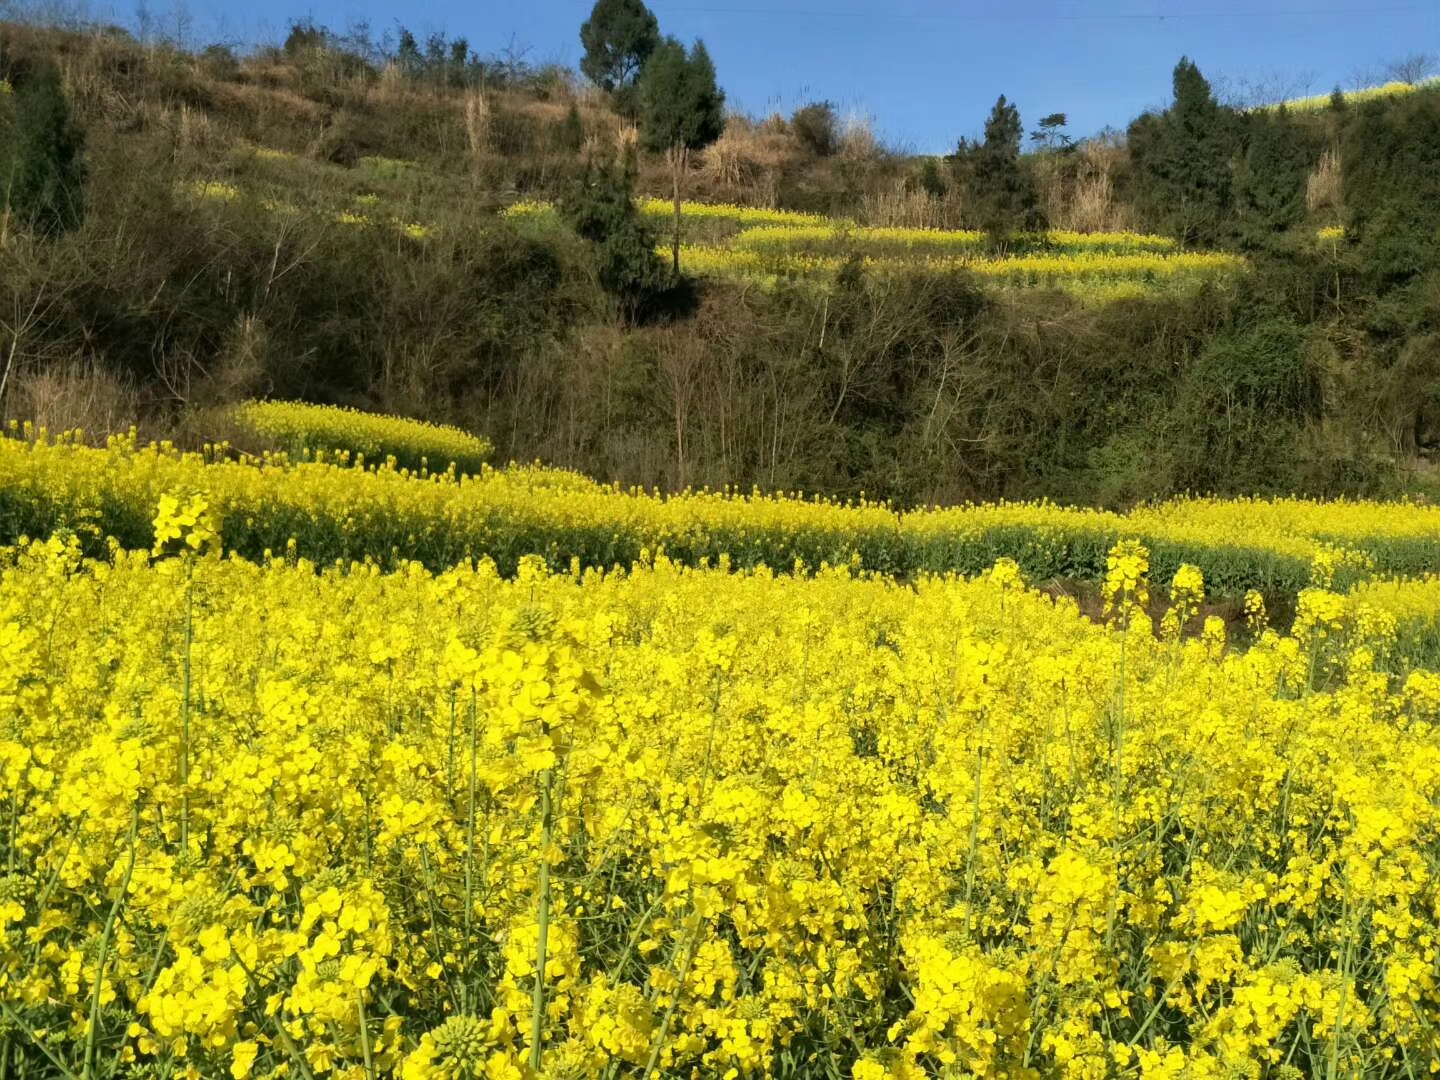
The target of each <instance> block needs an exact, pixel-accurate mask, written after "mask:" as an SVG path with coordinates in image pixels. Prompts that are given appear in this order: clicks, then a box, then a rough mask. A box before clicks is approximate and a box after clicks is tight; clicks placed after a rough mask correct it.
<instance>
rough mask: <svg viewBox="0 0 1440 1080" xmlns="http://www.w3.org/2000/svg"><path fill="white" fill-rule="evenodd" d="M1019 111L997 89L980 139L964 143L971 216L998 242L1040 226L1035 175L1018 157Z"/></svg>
mask: <svg viewBox="0 0 1440 1080" xmlns="http://www.w3.org/2000/svg"><path fill="white" fill-rule="evenodd" d="M1022 133H1023V129H1022V127H1021V125H1020V110H1019V109H1017V108H1016V107H1015V106H1014V105H1013V104H1011V103H1009V102H1007V101H1006V100H1005V95H1004V94H1001V95H1000V98H999V100H998V101H996V102H995V107H994V108H993V109H991V110H990V116H989V117H988V118H987V119H986V121H985V138H984V141H983V142H981V143H980V144H978V145H976V146H963V145H962V148H961V151H960V153H961V156H962V157H963V158H964V159H965V165H966V168H967V172H968V187H969V189H970V196H971V201H972V203H973V204H974V207H975V221H976V224H977V225H979V227H980V228H981V229H983V230H984V231H985V232H986V233H987V234H989V236H990V238H991V242H992V243H994V244H996V245H997V246H998V245H1000V244H1003V243H1005V242H1006V241H1007V240H1008V239H1009V238H1010V237H1011V236H1012V235H1013V234H1015V233H1017V232H1021V231H1029V230H1034V229H1039V228H1043V227H1044V222H1043V220H1042V218H1041V215H1040V210H1039V200H1038V197H1037V196H1036V192H1035V182H1034V178H1033V177H1032V176H1031V175H1030V172H1029V170H1028V169H1027V168H1026V167H1025V165H1024V164H1023V163H1022V162H1021V160H1020V137H1021V134H1022Z"/></svg>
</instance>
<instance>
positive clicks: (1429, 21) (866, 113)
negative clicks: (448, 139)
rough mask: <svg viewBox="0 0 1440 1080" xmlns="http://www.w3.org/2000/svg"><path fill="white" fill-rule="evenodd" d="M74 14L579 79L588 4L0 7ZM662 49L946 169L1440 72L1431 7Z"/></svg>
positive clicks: (1201, 14)
mask: <svg viewBox="0 0 1440 1080" xmlns="http://www.w3.org/2000/svg"><path fill="white" fill-rule="evenodd" d="M7 2H8V3H10V4H12V5H14V4H19V3H23V2H30V3H38V4H44V3H49V4H52V5H65V4H69V5H71V6H74V7H81V8H86V9H87V10H92V11H93V12H95V13H96V14H97V15H98V16H99V17H100V18H103V19H106V20H108V21H112V22H118V23H121V24H122V25H128V26H132V27H133V26H135V25H136V23H137V21H139V18H140V12H141V10H142V9H144V10H146V16H145V17H146V18H148V19H150V20H151V21H152V22H156V23H159V24H161V25H162V26H163V25H164V23H165V20H166V19H167V18H169V19H170V20H172V21H173V22H174V24H175V25H177V26H180V25H184V26H186V27H187V28H188V36H189V38H190V41H191V43H199V44H204V43H208V42H210V41H217V40H218V41H227V42H235V43H239V44H253V43H256V42H265V41H271V42H277V43H278V42H279V41H280V40H283V38H284V35H285V32H286V30H287V28H288V27H289V25H290V24H291V23H292V22H295V21H297V20H301V21H304V20H309V21H312V22H314V23H316V24H319V25H324V26H328V27H330V28H331V29H333V30H344V29H345V28H347V27H348V26H351V25H354V24H356V23H358V22H362V21H363V22H366V23H368V24H369V26H370V27H371V28H372V30H373V32H375V33H376V34H377V35H378V34H381V33H385V32H390V33H391V34H392V35H393V34H394V33H395V31H396V30H397V28H398V27H399V26H400V25H404V26H405V27H407V28H408V29H410V30H412V31H413V32H414V33H415V34H416V35H417V36H418V37H420V38H422V39H423V38H425V37H427V36H428V35H429V34H431V33H434V32H441V33H445V34H447V35H449V36H452V37H464V38H466V39H467V40H468V41H469V43H470V45H471V47H472V48H473V49H474V50H475V51H476V52H478V53H479V54H480V55H481V56H491V55H496V54H501V53H505V52H506V51H510V52H511V53H512V55H513V54H516V53H518V54H521V55H523V56H524V57H525V59H527V60H528V61H530V62H532V63H536V64H547V63H557V64H561V65H564V66H566V67H572V68H574V67H577V66H578V64H579V60H580V56H581V52H582V50H581V47H580V40H579V28H580V24H581V23H582V22H583V21H584V20H585V19H586V17H588V15H589V12H590V8H591V6H592V4H593V0H481V2H480V4H479V5H478V6H476V5H475V4H474V3H473V2H471V0H407V2H406V3H405V4H403V5H401V4H395V3H393V2H387V0H249V2H248V3H247V4H246V5H244V7H243V8H242V9H239V10H238V11H237V8H236V6H235V5H233V4H231V3H227V2H224V0H111V2H109V3H104V2H103V0H99V2H97V0H0V15H3V12H4V11H5V8H6V4H7ZM648 2H649V6H650V7H651V9H652V10H653V11H654V12H655V14H656V16H657V17H658V18H659V21H660V28H661V31H662V33H666V34H671V35H674V36H675V37H678V38H680V39H682V40H684V41H687V42H688V41H690V40H693V39H694V38H697V37H699V38H703V39H704V41H705V43H706V45H707V46H708V47H709V49H710V53H711V55H712V57H713V58H714V60H715V65H716V69H717V72H718V74H719V78H720V84H721V86H722V87H723V88H724V89H725V91H726V94H727V100H728V104H729V106H730V107H731V108H732V109H735V110H737V111H740V112H744V113H747V114H750V115H755V116H763V115H768V114H770V113H772V112H780V113H782V114H786V115H788V114H789V113H790V112H793V111H794V110H795V109H796V108H798V107H799V106H801V105H803V104H806V103H807V102H810V101H817V100H828V101H831V102H833V103H834V104H835V105H836V107H837V109H838V111H839V112H840V113H841V115H842V116H845V117H850V118H855V117H861V118H867V119H868V120H869V121H870V122H871V124H872V126H873V128H874V130H875V132H876V134H877V135H879V136H880V138H881V139H882V140H883V141H884V142H885V143H886V144H887V145H890V146H892V147H894V148H896V149H899V150H904V151H909V152H914V153H946V152H948V151H949V150H951V149H952V148H953V147H954V145H955V143H956V141H957V140H958V139H959V138H960V137H961V136H969V137H973V136H975V135H978V134H979V132H980V130H981V128H982V126H983V124H984V119H985V116H986V114H987V113H988V112H989V110H990V107H991V106H992V105H993V104H994V102H995V99H996V98H997V97H998V96H999V95H1000V94H1004V95H1006V97H1007V98H1009V99H1010V100H1011V101H1013V102H1015V103H1016V104H1017V105H1018V106H1019V108H1020V112H1021V116H1022V119H1023V121H1024V123H1025V127H1026V130H1027V131H1028V130H1031V129H1033V128H1034V127H1035V123H1036V121H1037V120H1038V119H1039V118H1040V117H1042V116H1045V115H1047V114H1050V113H1055V112H1063V113H1066V114H1068V116H1069V118H1070V131H1071V134H1072V135H1075V136H1077V137H1078V136H1085V135H1090V134H1094V133H1096V132H1098V131H1101V130H1103V129H1105V128H1119V129H1122V130H1123V129H1124V128H1125V126H1126V125H1127V124H1128V123H1129V122H1130V121H1131V120H1132V119H1134V118H1135V117H1136V116H1138V115H1139V114H1140V113H1141V112H1143V111H1144V110H1145V109H1147V108H1160V107H1163V106H1164V105H1165V104H1166V103H1167V102H1168V100H1169V98H1170V76H1171V71H1172V69H1173V68H1174V66H1175V62H1176V61H1177V60H1178V59H1179V58H1180V57H1181V56H1182V55H1186V56H1190V57H1191V58H1192V59H1194V60H1195V62H1196V63H1197V64H1198V65H1199V67H1200V69H1201V71H1202V72H1204V73H1205V75H1206V76H1207V77H1208V78H1210V79H1211V80H1212V82H1214V83H1215V84H1216V87H1217V91H1219V92H1220V93H1221V94H1222V95H1224V94H1226V93H1230V94H1237V93H1238V94H1245V93H1247V92H1248V93H1249V94H1250V95H1251V96H1254V94H1255V92H1256V91H1257V90H1258V91H1262V96H1263V91H1265V90H1269V91H1270V92H1271V93H1272V94H1273V93H1274V92H1276V91H1281V92H1283V93H1284V96H1288V97H1294V96H1303V95H1308V94H1319V93H1327V92H1329V91H1330V90H1331V89H1332V88H1333V87H1335V86H1337V85H1338V86H1341V87H1342V88H1344V89H1357V88H1359V87H1361V86H1365V85H1372V84H1374V83H1377V82H1383V81H1384V79H1385V75H1384V68H1385V65H1386V64H1387V63H1389V62H1391V61H1395V60H1398V59H1400V58H1402V57H1404V56H1406V55H1410V54H1413V53H1417V52H1425V53H1430V54H1435V55H1437V56H1440V0H1430V2H1428V3H1413V2H1411V3H1407V2H1404V0H1396V2H1393V3H1380V4H1370V5H1366V4H1359V3H1343V2H1341V3H1337V2H1325V0H1309V2H1305V0H1298V2H1296V3H1289V4H1287V3H1285V2H1283V0H1262V2H1260V3H1258V4H1255V5H1246V4H1244V3H1243V2H1237V0H1169V2H1165V3H1156V2H1155V0H1087V2H1081V0H1028V2H1022V3H1011V4H1009V5H1006V6H1003V7H1001V6H997V5H995V4H994V3H993V2H992V3H971V2H958V3H957V2H953V0H951V2H946V0H890V2H886V0H849V2H846V3H836V4H826V3H822V2H818V0H773V2H772V3H769V4H759V3H756V2H755V0H674V2H673V3H671V2H667V0H648Z"/></svg>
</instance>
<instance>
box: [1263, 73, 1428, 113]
mask: <svg viewBox="0 0 1440 1080" xmlns="http://www.w3.org/2000/svg"><path fill="white" fill-rule="evenodd" d="M1437 87H1440V78H1431V79H1426V80H1423V81H1421V82H1418V83H1409V82H1398V81H1392V82H1387V83H1384V84H1382V85H1380V86H1367V87H1365V88H1364V89H1361V90H1349V91H1346V92H1345V93H1343V94H1342V95H1341V96H1342V97H1344V99H1345V103H1346V104H1347V105H1359V104H1361V103H1362V102H1366V101H1379V100H1380V99H1382V98H1387V97H1398V96H1399V95H1401V94H1413V93H1415V91H1417V90H1426V89H1435V88H1437ZM1330 99H1331V95H1330V94H1314V95H1312V96H1310V97H1303V98H1294V99H1292V100H1290V101H1287V102H1285V103H1284V105H1285V108H1286V109H1289V110H1290V111H1291V112H1318V111H1319V110H1321V109H1328V108H1329V107H1330ZM1278 108H1280V106H1278V105H1271V106H1266V109H1267V111H1273V110H1275V109H1278Z"/></svg>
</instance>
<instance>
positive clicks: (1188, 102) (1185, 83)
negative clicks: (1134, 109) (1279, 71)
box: [1129, 58, 1236, 247]
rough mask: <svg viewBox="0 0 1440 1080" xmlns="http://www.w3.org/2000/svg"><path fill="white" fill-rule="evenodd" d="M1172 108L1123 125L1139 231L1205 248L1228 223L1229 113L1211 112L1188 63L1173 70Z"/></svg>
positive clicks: (1205, 86) (1202, 84)
mask: <svg viewBox="0 0 1440 1080" xmlns="http://www.w3.org/2000/svg"><path fill="white" fill-rule="evenodd" d="M1174 94H1175V97H1174V101H1173V103H1172V104H1171V106H1170V108H1169V109H1167V110H1166V111H1165V112H1164V113H1162V114H1160V115H1159V116H1156V115H1154V114H1151V113H1146V114H1145V115H1144V116H1141V117H1140V118H1139V119H1138V120H1136V121H1135V122H1134V123H1133V124H1131V125H1130V137H1129V144H1130V158H1131V162H1132V165H1133V168H1134V176H1135V188H1136V191H1135V195H1136V203H1137V206H1138V209H1139V210H1140V212H1141V214H1142V215H1143V218H1144V220H1145V222H1146V223H1147V225H1148V226H1149V227H1151V228H1154V229H1155V230H1157V231H1160V232H1165V233H1168V234H1170V235H1172V236H1174V237H1175V238H1176V239H1177V240H1179V241H1180V242H1181V243H1183V244H1186V245H1193V246H1200V247H1207V246H1208V247H1213V246H1216V245H1218V244H1220V243H1221V242H1222V241H1223V240H1224V239H1225V238H1226V236H1227V234H1228V230H1229V227H1230V222H1231V218H1232V206H1233V193H1232V191H1231V173H1230V159H1231V157H1232V156H1233V154H1234V151H1235V136H1236V125H1235V114H1234V111H1233V110H1231V109H1227V108H1224V107H1222V106H1221V105H1219V104H1218V103H1217V102H1216V101H1215V96H1214V94H1213V93H1212V92H1211V90H1210V84H1209V83H1208V82H1207V81H1206V80H1205V77H1204V76H1203V75H1201V74H1200V69H1199V68H1197V67H1196V66H1195V65H1194V64H1193V63H1192V62H1191V61H1190V60H1189V59H1186V58H1182V59H1181V60H1180V62H1179V63H1178V64H1176V65H1175V75H1174Z"/></svg>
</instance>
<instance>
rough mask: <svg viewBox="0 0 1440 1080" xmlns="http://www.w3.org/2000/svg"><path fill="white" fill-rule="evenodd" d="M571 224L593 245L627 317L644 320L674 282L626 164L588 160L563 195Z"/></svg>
mask: <svg viewBox="0 0 1440 1080" xmlns="http://www.w3.org/2000/svg"><path fill="white" fill-rule="evenodd" d="M560 212H561V214H562V216H563V217H564V218H565V220H566V221H567V222H569V224H570V227H571V228H573V229H574V230H575V232H576V233H578V234H579V235H580V236H581V237H582V238H584V239H585V240H588V241H589V242H590V243H591V244H592V245H593V250H594V254H595V276H596V279H597V280H598V281H599V284H600V288H601V289H602V290H603V291H604V292H605V293H606V295H608V296H609V297H610V298H611V300H612V301H613V302H614V303H615V306H616V309H617V313H618V314H619V315H620V317H621V318H622V319H624V320H625V321H627V322H638V321H640V320H641V319H643V318H644V317H645V315H646V313H647V311H648V310H649V309H650V308H651V306H652V305H653V304H654V303H655V302H656V301H657V299H658V298H659V297H660V296H661V295H662V294H663V293H664V292H665V290H666V289H667V288H669V286H670V284H671V279H670V275H669V273H668V272H667V271H666V269H665V264H664V263H663V262H662V261H661V260H660V257H659V256H657V255H656V254H655V235H654V233H653V232H652V231H651V229H650V227H649V226H648V225H647V224H646V223H645V221H644V219H643V218H641V216H640V213H639V211H637V210H636V208H635V194H634V176H633V174H632V173H631V172H630V170H629V169H628V168H626V167H622V166H614V165H604V164H596V163H595V162H593V161H587V162H586V163H585V169H584V171H583V172H582V173H581V174H580V176H579V177H578V178H577V179H576V181H575V182H574V183H573V184H571V185H570V187H569V188H568V189H567V191H566V192H565V195H564V197H563V198H562V199H561V200H560Z"/></svg>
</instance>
